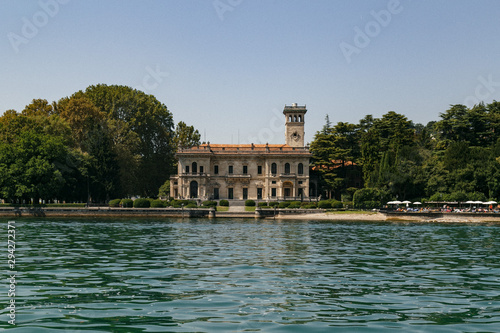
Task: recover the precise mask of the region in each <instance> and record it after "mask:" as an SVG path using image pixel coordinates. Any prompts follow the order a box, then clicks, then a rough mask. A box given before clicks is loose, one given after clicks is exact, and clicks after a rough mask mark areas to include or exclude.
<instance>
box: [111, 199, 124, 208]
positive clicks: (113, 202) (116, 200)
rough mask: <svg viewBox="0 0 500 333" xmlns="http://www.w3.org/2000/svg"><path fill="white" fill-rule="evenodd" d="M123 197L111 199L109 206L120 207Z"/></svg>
mask: <svg viewBox="0 0 500 333" xmlns="http://www.w3.org/2000/svg"><path fill="white" fill-rule="evenodd" d="M121 201H122V200H121V199H113V200H110V201H109V207H120V202H121Z"/></svg>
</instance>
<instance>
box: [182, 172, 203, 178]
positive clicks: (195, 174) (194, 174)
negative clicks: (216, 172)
mask: <svg viewBox="0 0 500 333" xmlns="http://www.w3.org/2000/svg"><path fill="white" fill-rule="evenodd" d="M179 176H180V177H210V174H209V173H206V172H183V173H181V174H180V175H179Z"/></svg>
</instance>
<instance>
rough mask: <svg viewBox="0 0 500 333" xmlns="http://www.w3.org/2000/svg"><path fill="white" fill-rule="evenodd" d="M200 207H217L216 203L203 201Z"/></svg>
mask: <svg viewBox="0 0 500 333" xmlns="http://www.w3.org/2000/svg"><path fill="white" fill-rule="evenodd" d="M202 205H203V207H217V201H213V200H207V201H203V203H202Z"/></svg>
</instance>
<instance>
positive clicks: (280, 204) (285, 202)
mask: <svg viewBox="0 0 500 333" xmlns="http://www.w3.org/2000/svg"><path fill="white" fill-rule="evenodd" d="M288 206H290V201H283V202H280V203H279V204H278V207H279V208H288Z"/></svg>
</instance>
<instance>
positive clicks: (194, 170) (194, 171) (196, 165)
mask: <svg viewBox="0 0 500 333" xmlns="http://www.w3.org/2000/svg"><path fill="white" fill-rule="evenodd" d="M192 167H193V173H197V172H198V163H196V162H193V164H192Z"/></svg>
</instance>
